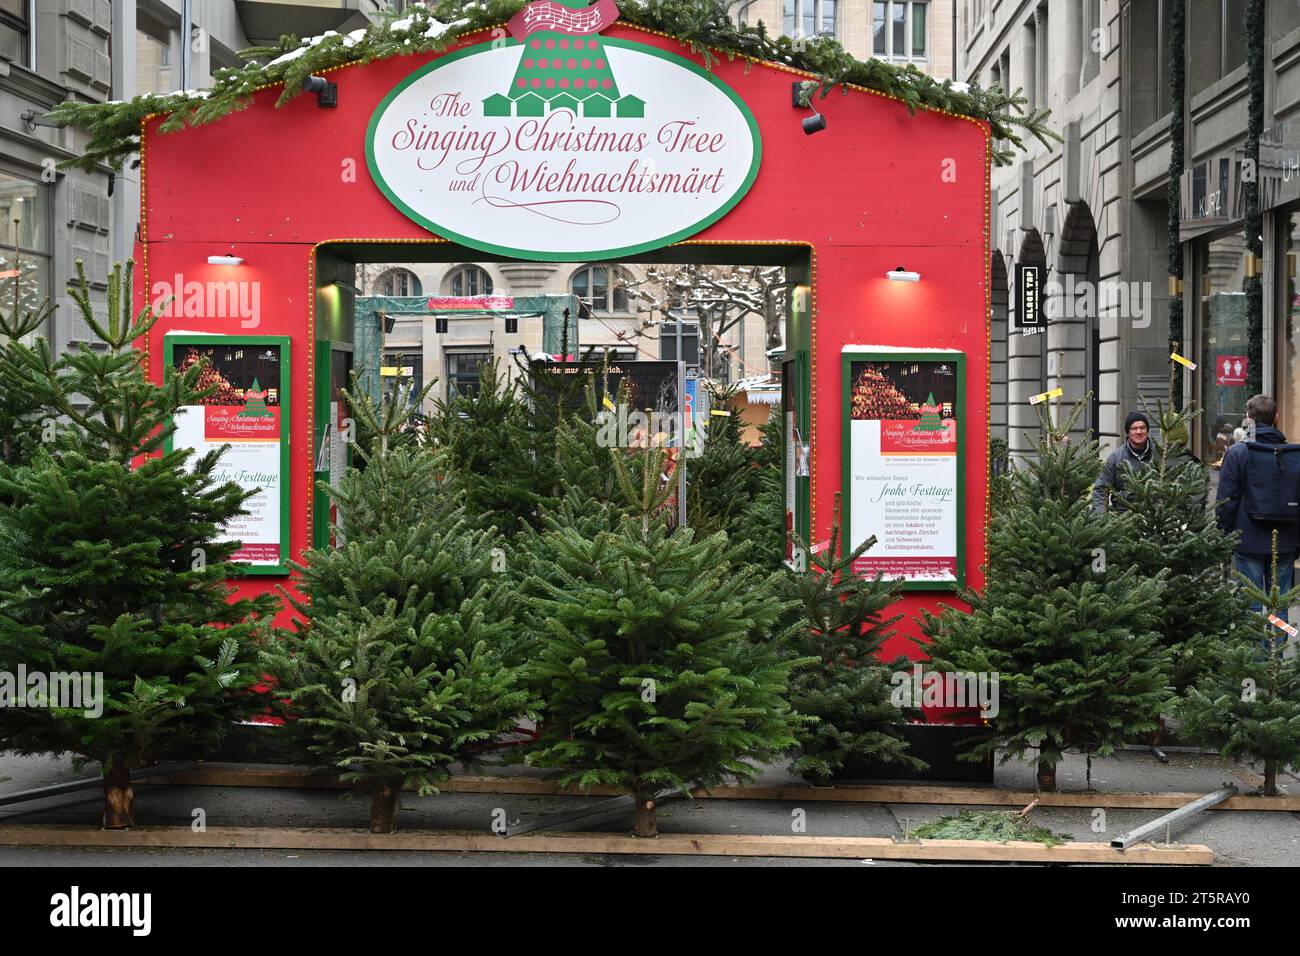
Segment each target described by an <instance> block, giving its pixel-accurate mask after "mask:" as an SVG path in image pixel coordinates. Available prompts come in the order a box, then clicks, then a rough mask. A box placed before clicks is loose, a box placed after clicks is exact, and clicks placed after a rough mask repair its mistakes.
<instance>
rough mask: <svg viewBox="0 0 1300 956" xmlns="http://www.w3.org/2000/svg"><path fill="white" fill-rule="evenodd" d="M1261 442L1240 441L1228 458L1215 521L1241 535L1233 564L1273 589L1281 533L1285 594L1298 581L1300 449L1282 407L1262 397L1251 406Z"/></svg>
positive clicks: (1248, 408) (1280, 565)
mask: <svg viewBox="0 0 1300 956" xmlns="http://www.w3.org/2000/svg"><path fill="white" fill-rule="evenodd" d="M1246 415H1247V416H1248V417H1249V418H1250V419H1252V420H1253V421H1254V422H1255V440H1254V441H1242V442H1237V443H1236V444H1235V445H1233V446H1232V447H1231V448H1229V449H1228V450H1227V451H1226V452H1225V453H1224V455H1223V467H1222V470H1221V471H1220V472H1219V491H1218V494H1217V495H1216V496H1215V503H1214V509H1215V517H1216V519H1217V520H1218V523H1219V527H1220V528H1222V529H1223V530H1224V531H1240V532H1241V539H1240V540H1239V541H1238V542H1237V547H1236V550H1235V551H1234V553H1233V556H1232V557H1233V564H1234V566H1235V567H1236V569H1237V570H1238V571H1240V572H1241V573H1242V574H1244V575H1245V576H1246V577H1248V578H1249V579H1250V580H1251V581H1252V582H1253V583H1254V584H1255V585H1256V586H1257V587H1259V588H1260V589H1262V590H1264V591H1267V590H1268V589H1269V588H1271V587H1272V586H1273V581H1272V580H1270V576H1271V575H1270V569H1271V568H1272V562H1273V532H1274V531H1275V530H1276V531H1277V586H1278V588H1279V589H1280V590H1281V591H1282V592H1283V593H1285V592H1286V591H1288V590H1290V589H1291V585H1292V582H1293V580H1294V578H1295V557H1296V545H1297V541H1298V540H1300V445H1291V444H1288V443H1287V440H1286V436H1285V435H1283V434H1282V433H1281V432H1280V431H1278V429H1277V427H1276V423H1277V402H1275V401H1273V399H1271V398H1269V397H1268V396H1267V395H1256V396H1255V397H1254V398H1252V399H1251V400H1250V401H1249V402H1247V403H1246Z"/></svg>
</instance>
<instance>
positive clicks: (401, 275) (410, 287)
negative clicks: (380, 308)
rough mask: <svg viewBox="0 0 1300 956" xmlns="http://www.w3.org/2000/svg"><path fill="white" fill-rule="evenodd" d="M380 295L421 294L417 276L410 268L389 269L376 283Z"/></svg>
mask: <svg viewBox="0 0 1300 956" xmlns="http://www.w3.org/2000/svg"><path fill="white" fill-rule="evenodd" d="M376 285H378V286H379V294H380V295H423V294H424V293H423V292H422V291H421V288H420V279H419V277H418V276H417V275H416V274H415V273H414V272H412V271H411V270H410V269H391V270H389V271H388V272H385V273H384V274H383V275H381V276H380V277H379V281H378V282H377V283H376Z"/></svg>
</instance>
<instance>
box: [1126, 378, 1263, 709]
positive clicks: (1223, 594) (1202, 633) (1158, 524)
mask: <svg viewBox="0 0 1300 956" xmlns="http://www.w3.org/2000/svg"><path fill="white" fill-rule="evenodd" d="M1194 417H1195V413H1194V412H1193V411H1192V410H1190V409H1189V410H1186V411H1181V412H1180V411H1178V410H1177V409H1175V408H1173V407H1172V406H1169V405H1165V404H1164V403H1160V405H1159V406H1158V408H1157V410H1156V420H1158V421H1159V422H1160V433H1161V435H1163V436H1164V440H1163V441H1162V442H1161V443H1160V444H1154V443H1153V446H1154V450H1153V452H1152V457H1151V462H1150V464H1149V465H1148V466H1147V467H1145V468H1139V469H1130V470H1128V471H1126V473H1125V475H1124V492H1123V498H1124V513H1123V515H1122V519H1123V520H1121V521H1120V522H1119V523H1118V527H1119V529H1120V532H1121V533H1120V534H1119V536H1118V537H1117V539H1116V541H1115V544H1114V547H1112V548H1110V549H1108V551H1107V561H1108V562H1109V563H1110V564H1113V565H1118V566H1120V567H1124V566H1130V565H1131V566H1133V567H1134V568H1136V570H1137V573H1138V576H1139V577H1152V576H1154V575H1156V574H1157V573H1159V572H1160V570H1161V569H1165V570H1167V572H1168V577H1167V580H1166V586H1167V590H1168V593H1169V594H1170V595H1175V596H1176V600H1177V612H1176V613H1168V614H1164V615H1161V617H1160V619H1159V620H1158V622H1157V630H1159V632H1160V636H1161V640H1162V641H1163V642H1164V645H1165V647H1167V648H1168V649H1169V651H1170V653H1171V655H1172V660H1173V683H1174V687H1175V689H1176V690H1177V691H1178V692H1179V693H1181V692H1182V691H1183V690H1185V689H1186V688H1187V687H1189V686H1190V685H1192V684H1194V683H1196V682H1197V681H1198V680H1199V679H1200V678H1201V677H1202V676H1203V675H1205V674H1206V673H1208V672H1210V671H1211V670H1213V669H1215V666H1216V659H1215V654H1216V650H1217V649H1218V648H1219V647H1220V641H1221V639H1222V638H1224V637H1227V636H1228V635H1229V633H1230V632H1231V631H1232V630H1233V629H1234V628H1235V627H1237V626H1238V624H1240V623H1241V622H1242V621H1243V620H1244V616H1245V611H1246V604H1245V601H1244V599H1243V597H1242V594H1241V592H1240V590H1239V589H1238V588H1237V587H1235V583H1234V582H1233V581H1232V579H1231V577H1230V576H1229V575H1228V574H1227V573H1226V572H1225V568H1226V567H1227V566H1229V565H1230V563H1231V561H1232V548H1233V543H1234V535H1233V534H1230V533H1228V532H1224V531H1221V530H1219V527H1218V524H1217V523H1216V522H1215V520H1214V512H1213V510H1211V509H1208V508H1206V507H1205V503H1206V499H1207V497H1208V494H1209V477H1208V475H1207V474H1206V471H1205V467H1204V466H1203V465H1202V464H1201V463H1200V462H1199V461H1197V460H1196V459H1195V458H1193V457H1192V456H1191V454H1190V453H1189V452H1188V450H1187V434H1188V430H1189V428H1188V426H1189V424H1190V422H1191V421H1192V420H1193V419H1194Z"/></svg>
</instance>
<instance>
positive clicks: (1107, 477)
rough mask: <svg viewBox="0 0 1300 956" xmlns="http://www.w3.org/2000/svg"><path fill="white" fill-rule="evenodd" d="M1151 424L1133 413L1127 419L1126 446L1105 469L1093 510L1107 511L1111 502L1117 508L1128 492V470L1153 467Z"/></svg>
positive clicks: (1095, 492)
mask: <svg viewBox="0 0 1300 956" xmlns="http://www.w3.org/2000/svg"><path fill="white" fill-rule="evenodd" d="M1150 429H1151V422H1150V421H1149V420H1148V419H1147V417H1146V415H1145V414H1143V413H1142V412H1129V413H1128V417H1127V418H1125V419H1124V444H1122V445H1120V446H1119V447H1118V448H1116V449H1115V450H1114V451H1113V452H1111V453H1110V457H1108V458H1107V459H1106V464H1105V465H1103V466H1102V468H1101V475H1100V476H1098V478H1097V483H1096V484H1095V485H1093V486H1092V510H1093V511H1105V510H1106V505H1107V503H1108V502H1113V503H1114V505H1115V506H1116V507H1117V508H1120V507H1123V506H1122V504H1121V501H1122V495H1123V491H1124V469H1125V468H1134V469H1137V468H1145V467H1146V466H1147V465H1148V464H1150V463H1151V454H1152V449H1153V447H1154V446H1153V445H1152V444H1151V438H1150V434H1149V432H1150Z"/></svg>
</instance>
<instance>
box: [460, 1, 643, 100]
mask: <svg viewBox="0 0 1300 956" xmlns="http://www.w3.org/2000/svg"><path fill="white" fill-rule="evenodd" d="M616 19H618V6H617V5H616V3H615V0H597V2H596V3H594V4H592V5H590V6H588V4H587V3H586V0H534V2H533V3H530V4H528V6H526V7H524V8H523V9H522V10H520V11H519V12H518V13H517V14H515V16H514V17H513V18H512V19H511V20H510V23H509V24H508V26H509V29H510V33H511V35H512V36H513V37H514V38H515V39H516V40H518V41H519V42H520V44H521V45H522V47H523V49H522V51H521V52H520V55H519V65H518V66H517V67H516V68H515V74H514V76H513V77H512V78H511V81H510V89H509V90H508V91H507V92H506V93H504V94H493V95H492V96H489V97H487V98H486V99H485V100H484V101H483V113H484V115H485V116H543V115H545V114H546V113H547V112H548V111H549V110H555V109H569V110H572V111H573V112H574V113H575V114H580V115H582V116H585V117H601V118H608V117H612V116H613V117H636V118H640V117H643V116H644V115H645V101H644V100H642V99H640V98H639V97H636V96H631V95H622V94H620V92H619V88H618V82H617V81H616V80H615V79H614V71H613V70H612V69H611V68H610V64H609V60H608V59H607V57H606V53H605V43H604V40H603V39H602V38H601V37H600V36H598V34H599V32H600V31H601V30H603V29H604V28H605V27H607V26H609V24H611V23H613V22H614V21H615V20H616Z"/></svg>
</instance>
